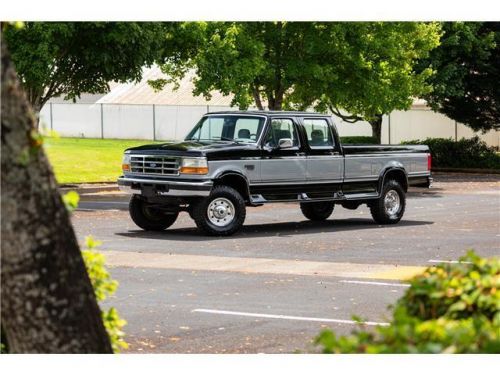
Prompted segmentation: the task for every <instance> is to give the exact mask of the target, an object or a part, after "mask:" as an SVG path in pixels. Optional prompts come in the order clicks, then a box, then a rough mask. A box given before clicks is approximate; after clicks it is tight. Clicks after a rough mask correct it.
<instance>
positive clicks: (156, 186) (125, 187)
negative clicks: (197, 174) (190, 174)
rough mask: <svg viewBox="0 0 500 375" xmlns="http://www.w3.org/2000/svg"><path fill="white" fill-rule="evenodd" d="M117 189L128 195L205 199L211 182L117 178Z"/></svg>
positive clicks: (210, 188) (208, 193)
mask: <svg viewBox="0 0 500 375" xmlns="http://www.w3.org/2000/svg"><path fill="white" fill-rule="evenodd" d="M117 182H118V187H119V188H120V190H121V191H124V192H126V193H129V194H140V195H144V196H165V197H207V196H208V195H210V191H211V190H212V186H213V182H212V181H211V180H202V181H175V180H163V179H162V180H155V179H149V178H140V177H125V176H121V177H119V178H118V181H117Z"/></svg>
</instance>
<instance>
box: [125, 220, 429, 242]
mask: <svg viewBox="0 0 500 375" xmlns="http://www.w3.org/2000/svg"><path fill="white" fill-rule="evenodd" d="M430 224H434V222H433V221H423V220H418V221H417V220H402V221H401V222H399V223H398V224H396V225H386V226H384V225H378V224H376V223H375V222H374V221H373V220H371V219H343V220H327V221H323V222H312V221H300V222H287V223H270V224H250V225H244V226H243V228H241V230H240V231H239V232H237V233H236V234H234V235H232V236H230V237H215V236H206V235H204V234H203V233H202V232H201V231H199V230H198V229H197V228H196V227H193V228H182V229H167V230H165V231H163V232H147V231H141V230H137V231H128V232H119V233H116V235H118V236H123V237H132V238H147V239H165V240H175V241H193V242H194V241H207V240H228V239H229V240H231V239H240V238H241V239H243V238H257V237H276V236H277V237H291V236H293V235H295V234H315V233H329V232H331V233H335V232H344V231H351V230H364V229H384V228H395V227H409V226H419V225H430Z"/></svg>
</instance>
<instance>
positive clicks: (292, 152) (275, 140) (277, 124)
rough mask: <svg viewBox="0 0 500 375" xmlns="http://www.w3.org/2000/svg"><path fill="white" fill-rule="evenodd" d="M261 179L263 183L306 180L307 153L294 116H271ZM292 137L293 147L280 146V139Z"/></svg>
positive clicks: (264, 146)
mask: <svg viewBox="0 0 500 375" xmlns="http://www.w3.org/2000/svg"><path fill="white" fill-rule="evenodd" d="M264 137H265V138H264V141H263V151H262V163H261V169H260V170H261V181H262V183H263V184H267V183H269V184H286V183H291V184H297V183H304V182H305V180H306V154H305V149H304V145H303V144H302V142H301V141H300V137H299V131H298V127H297V124H296V122H295V121H294V120H293V119H292V118H271V119H270V124H269V126H268V129H267V132H266V134H265V135H264ZM286 138H288V139H291V140H292V147H290V148H280V147H279V140H280V139H286Z"/></svg>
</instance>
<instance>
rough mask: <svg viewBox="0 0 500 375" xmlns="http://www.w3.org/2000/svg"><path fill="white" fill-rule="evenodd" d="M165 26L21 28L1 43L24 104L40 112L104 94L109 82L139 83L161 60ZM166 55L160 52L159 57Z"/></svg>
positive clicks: (125, 24) (98, 24) (41, 24)
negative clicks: (59, 100) (56, 103)
mask: <svg viewBox="0 0 500 375" xmlns="http://www.w3.org/2000/svg"><path fill="white" fill-rule="evenodd" d="M165 27H166V26H165V24H161V23H152V22H149V23H148V22H145V23H140V22H25V23H24V27H22V28H16V27H9V28H6V30H5V35H4V37H5V39H6V42H7V43H8V45H9V49H10V52H11V56H12V59H13V61H14V63H15V65H16V70H17V73H18V76H19V78H20V79H21V82H22V84H23V86H24V89H25V91H26V93H27V96H28V99H29V101H30V103H31V105H32V106H33V108H34V109H35V111H39V110H40V108H41V107H42V106H43V105H44V104H45V103H46V101H47V100H48V99H50V98H51V97H55V96H64V98H65V99H76V98H78V97H80V95H81V94H82V93H84V92H85V93H92V94H94V93H103V92H106V91H108V90H109V86H108V82H110V81H116V82H125V81H129V80H135V81H137V80H139V79H140V78H141V76H142V67H143V66H144V65H151V64H152V63H153V62H154V60H155V59H156V58H157V57H158V56H159V53H160V52H161V51H162V47H165V44H164V43H163V38H162V35H163V34H164V32H165ZM163 53H164V51H163Z"/></svg>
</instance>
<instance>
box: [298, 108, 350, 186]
mask: <svg viewBox="0 0 500 375" xmlns="http://www.w3.org/2000/svg"><path fill="white" fill-rule="evenodd" d="M302 125H303V127H304V130H305V135H306V139H307V143H308V151H307V154H308V155H307V162H306V180H307V184H332V185H339V184H341V183H342V179H343V174H344V160H343V156H342V154H341V152H340V145H339V144H337V143H336V137H335V136H334V131H333V128H332V126H333V125H332V124H330V123H329V121H328V120H327V119H326V118H307V117H306V118H303V119H302Z"/></svg>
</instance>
